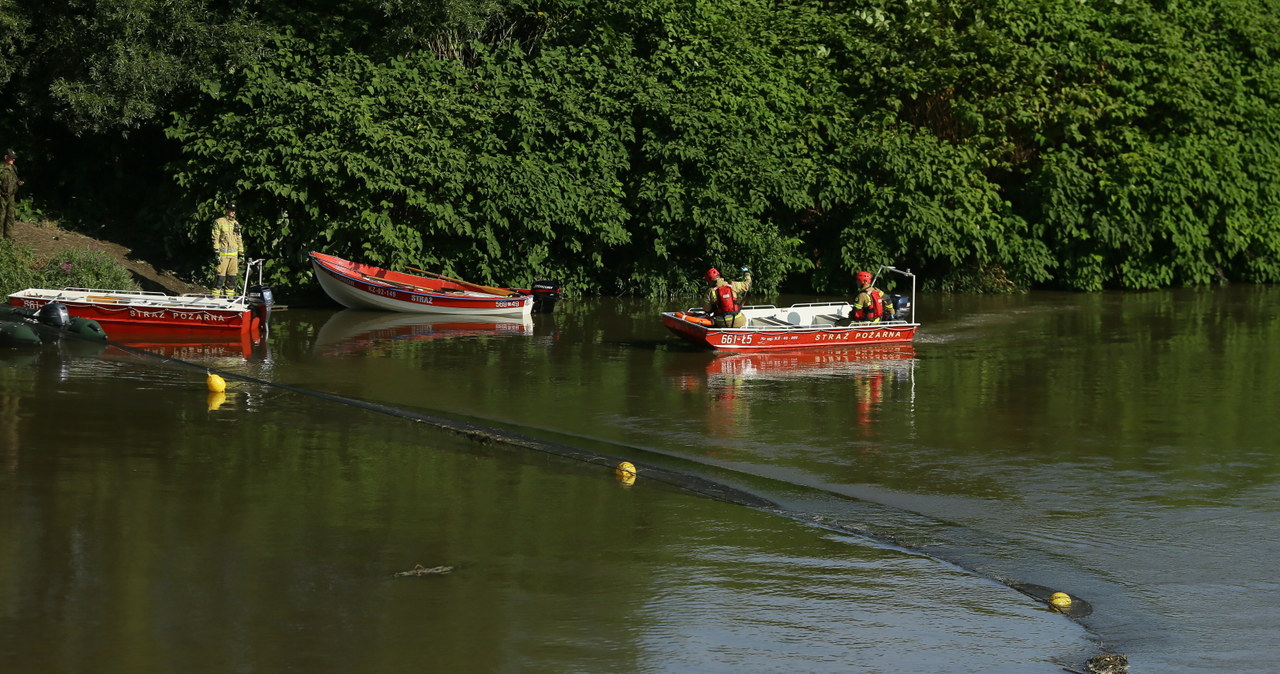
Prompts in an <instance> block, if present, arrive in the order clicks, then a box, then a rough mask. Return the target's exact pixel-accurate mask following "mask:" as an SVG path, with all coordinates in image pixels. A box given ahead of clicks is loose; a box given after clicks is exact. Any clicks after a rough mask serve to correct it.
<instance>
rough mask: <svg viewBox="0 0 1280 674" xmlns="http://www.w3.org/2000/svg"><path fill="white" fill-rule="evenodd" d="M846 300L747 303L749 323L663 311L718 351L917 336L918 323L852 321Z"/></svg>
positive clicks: (672, 325)
mask: <svg viewBox="0 0 1280 674" xmlns="http://www.w3.org/2000/svg"><path fill="white" fill-rule="evenodd" d="M849 312H850V307H849V305H848V303H843V302H830V303H815V304H804V305H792V306H790V307H773V306H760V307H745V308H743V310H742V313H743V314H744V315H746V316H747V326H746V327H742V328H716V327H712V326H709V325H705V324H704V322H703V321H701V320H700V319H699V318H698V317H696V316H688V315H686V314H684V313H683V312H664V313H663V314H662V324H663V325H665V326H666V327H667V329H668V330H670V331H671V332H673V333H675V334H676V335H678V336H679V337H680V338H681V339H684V340H685V341H687V342H689V343H691V344H696V345H698V346H701V347H706V348H709V349H716V350H718V351H743V352H745V351H781V350H784V349H789V350H793V349H827V348H840V347H851V346H866V345H871V344H904V343H910V342H911V341H912V340H914V339H915V335H916V330H917V329H918V328H919V327H920V325H919V324H918V323H909V322H906V321H889V322H883V323H850V324H848V325H842V324H841V323H842V322H844V321H847V319H848V316H849Z"/></svg>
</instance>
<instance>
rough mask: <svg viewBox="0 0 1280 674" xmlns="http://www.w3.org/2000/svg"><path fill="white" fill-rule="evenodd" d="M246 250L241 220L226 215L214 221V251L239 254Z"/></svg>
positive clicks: (218, 253)
mask: <svg viewBox="0 0 1280 674" xmlns="http://www.w3.org/2000/svg"><path fill="white" fill-rule="evenodd" d="M243 250H244V240H243V239H241V238H240V221H238V220H236V219H235V216H224V217H221V218H218V219H217V220H214V221H213V252H214V254H215V255H239V254H240V253H241V251H243Z"/></svg>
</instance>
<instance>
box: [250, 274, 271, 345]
mask: <svg viewBox="0 0 1280 674" xmlns="http://www.w3.org/2000/svg"><path fill="white" fill-rule="evenodd" d="M248 300H249V315H250V324H249V325H250V329H251V330H252V331H253V334H254V335H255V336H256V335H258V334H260V333H262V332H263V330H264V328H266V327H267V322H268V321H270V320H271V307H273V306H275V303H276V296H275V293H274V292H272V290H271V286H264V285H256V286H252V287H250V288H249V295H248ZM256 341H257V340H255V342H256Z"/></svg>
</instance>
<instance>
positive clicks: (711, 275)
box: [706, 267, 720, 281]
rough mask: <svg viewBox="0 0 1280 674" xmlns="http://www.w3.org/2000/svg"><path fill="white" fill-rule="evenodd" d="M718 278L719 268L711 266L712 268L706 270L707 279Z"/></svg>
mask: <svg viewBox="0 0 1280 674" xmlns="http://www.w3.org/2000/svg"><path fill="white" fill-rule="evenodd" d="M718 278H720V270H719V269H716V268H715V267H712V268H710V269H708V270H707V275H706V279H707V280H708V281H714V280H716V279H718Z"/></svg>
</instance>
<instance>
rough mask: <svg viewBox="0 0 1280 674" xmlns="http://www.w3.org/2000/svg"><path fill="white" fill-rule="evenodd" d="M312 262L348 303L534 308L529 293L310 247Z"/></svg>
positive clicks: (396, 307)
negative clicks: (502, 291)
mask: <svg viewBox="0 0 1280 674" xmlns="http://www.w3.org/2000/svg"><path fill="white" fill-rule="evenodd" d="M311 268H312V271H314V272H315V275H316V281H318V282H319V283H320V287H321V288H323V289H324V291H325V293H326V294H328V295H329V297H330V298H332V299H333V300H334V301H335V302H337V303H338V304H341V305H342V306H344V307H347V308H349V309H371V310H376V311H398V312H405V313H418V314H463V315H465V314H484V315H499V316H519V317H525V318H527V317H529V316H531V315H532V313H533V299H534V298H533V295H532V294H527V293H514V292H513V293H512V295H511V296H502V295H495V294H489V293H482V292H475V291H470V290H467V289H465V288H462V287H461V286H458V285H457V284H452V283H448V282H441V281H439V280H436V279H429V278H426V277H421V276H414V275H412V274H404V273H400V272H392V271H388V270H385V269H381V268H379V267H374V266H371V265H361V264H357V263H353V262H348V261H346V260H343V259H341V258H336V257H333V256H332V255H323V254H321V253H311Z"/></svg>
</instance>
